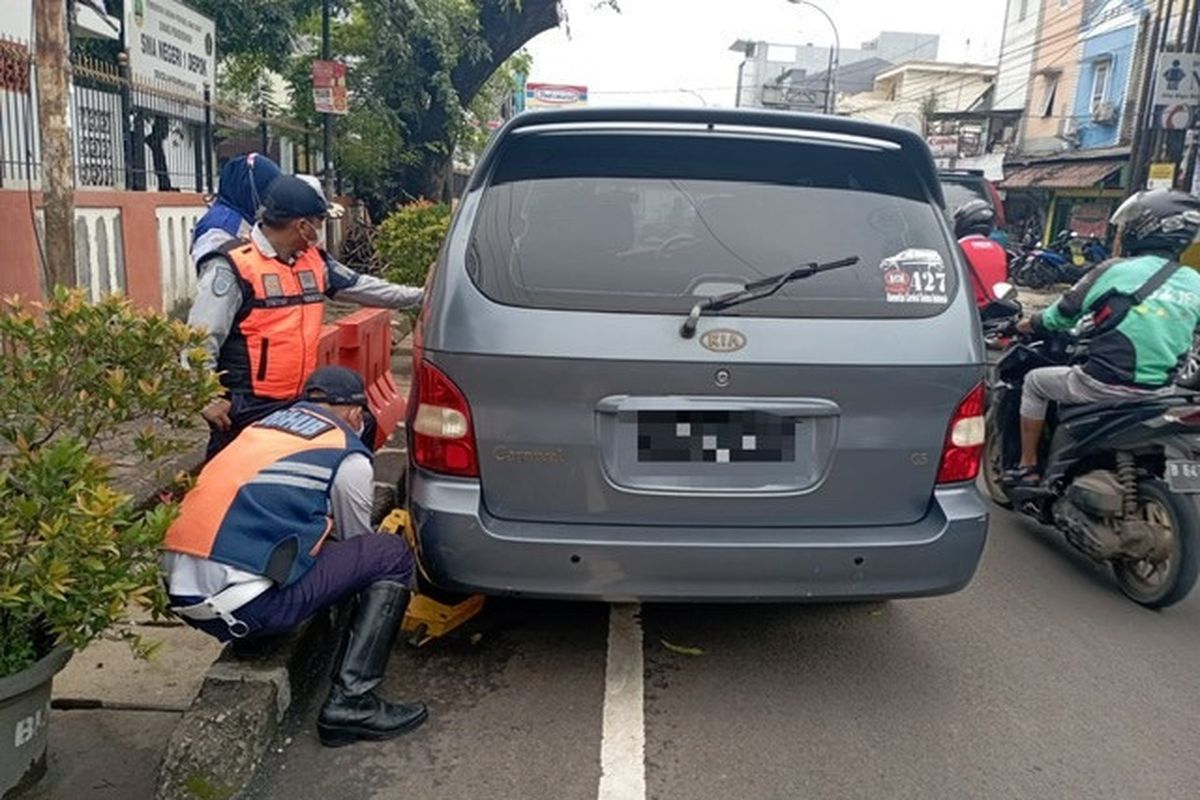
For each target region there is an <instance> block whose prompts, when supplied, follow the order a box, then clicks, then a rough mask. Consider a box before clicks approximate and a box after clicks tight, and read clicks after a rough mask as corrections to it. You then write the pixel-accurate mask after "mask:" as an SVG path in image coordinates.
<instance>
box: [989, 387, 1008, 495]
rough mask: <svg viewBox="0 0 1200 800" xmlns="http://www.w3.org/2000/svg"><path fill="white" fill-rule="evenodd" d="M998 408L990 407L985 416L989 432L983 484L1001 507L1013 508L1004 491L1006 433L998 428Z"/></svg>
mask: <svg viewBox="0 0 1200 800" xmlns="http://www.w3.org/2000/svg"><path fill="white" fill-rule="evenodd" d="M996 414H997V411H996V408H995V407H994V406H993V407H992V408H990V409H988V412H987V415H986V416H985V417H984V423H983V426H984V430H985V431H986V432H987V434H986V438H985V439H984V444H983V485H984V488H986V489H987V493H988V496H989V497H991V498H992V502H993V503H995V504H996V505H998V506H1000V507H1001V508H1012V501H1011V500H1009V499H1008V494H1007V493H1006V492H1005V491H1004V485H1003V480H1002V479H1003V476H1004V435H1003V433H1001V431H1000V430H999V428H998V423H997V420H996Z"/></svg>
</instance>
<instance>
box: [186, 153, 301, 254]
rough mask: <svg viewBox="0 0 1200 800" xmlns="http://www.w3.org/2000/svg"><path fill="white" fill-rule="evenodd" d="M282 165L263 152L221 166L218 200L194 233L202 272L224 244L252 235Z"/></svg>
mask: <svg viewBox="0 0 1200 800" xmlns="http://www.w3.org/2000/svg"><path fill="white" fill-rule="evenodd" d="M281 174H282V173H281V171H280V169H279V166H278V165H277V164H276V163H275V162H274V161H272V160H271V159H270V158H268V157H267V156H264V155H263V154H262V153H248V154H247V155H244V156H236V157H234V158H231V159H229V160H228V161H227V162H225V166H223V167H221V184H220V186H219V187H218V188H217V200H216V202H215V203H213V204H212V207H211V208H209V209H208V211H207V212H206V213H205V215H204V216H203V217H201V218H200V221H199V222H197V223H196V229H195V230H193V231H192V249H191V256H192V264H193V265H194V266H195V267H196V268H197V269H198V268H199V267H200V261H201V259H203V258H204V257H205V256H207V255H210V254H212V253H215V252H217V250H219V249H220V247H221V245H223V244H225V243H226V242H228V241H231V240H233V239H237V238H245V237H246V236H249V235H250V229H251V228H252V227H254V219H255V215H256V214H257V213H258V208H259V206H261V205H262V204H263V199H264V198H265V197H266V196H267V189H269V188H270V187H271V184H272V183H274V182H275V179H276V178H278V177H279V176H280V175H281Z"/></svg>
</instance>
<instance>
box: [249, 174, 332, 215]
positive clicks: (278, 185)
mask: <svg viewBox="0 0 1200 800" xmlns="http://www.w3.org/2000/svg"><path fill="white" fill-rule="evenodd" d="M328 213H329V204H328V203H326V202H325V198H324V197H322V196H321V195H320V194H318V193H317V192H315V191H314V190H313V188H312V187H311V186H309V185H308V184H307V183H305V182H304V181H302V180H300V179H299V178H297V177H296V176H295V175H280V176H279V177H278V178H276V179H275V181H274V182H273V183H272V184H271V188H270V189H268V190H267V196H266V198H265V199H264V200H263V219H265V220H266V221H267V222H287V221H288V220H293V219H301V218H303V217H323V216H325V215H326V214H328Z"/></svg>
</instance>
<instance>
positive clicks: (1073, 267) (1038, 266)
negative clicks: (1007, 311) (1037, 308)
mask: <svg viewBox="0 0 1200 800" xmlns="http://www.w3.org/2000/svg"><path fill="white" fill-rule="evenodd" d="M1108 257H1109V252H1108V248H1107V247H1105V246H1104V243H1103V242H1101V241H1100V240H1099V239H1097V238H1096V237H1094V236H1086V237H1085V236H1080V235H1079V234H1077V233H1075V232H1074V231H1063V232H1062V233H1060V234H1059V235H1058V236H1056V237H1054V240H1053V241H1052V242H1051V243H1050V244H1049V245H1047V246H1046V247H1042V246H1041V245H1040V244H1039V243H1038V242H1036V241H1035V240H1033V238H1032V236H1027V237H1026V240H1025V242H1024V243H1023V247H1022V249H1021V250H1020V251H1019V252H1017V253H1015V254H1014V255H1013V257H1012V258H1011V259H1010V261H1009V276H1010V277H1011V278H1012V280H1013V282H1014V283H1016V284H1019V285H1021V286H1026V287H1028V288H1030V289H1046V288H1049V287H1051V286H1054V285H1056V284H1063V283H1065V284H1073V283H1075V282H1076V281H1078V280H1079V279H1080V278H1082V277H1083V276H1084V275H1085V274H1087V272H1088V270H1090V269H1091V268H1092V267H1093V266H1095V265H1096V264H1098V263H1100V262H1101V261H1104V260H1106V259H1107V258H1108Z"/></svg>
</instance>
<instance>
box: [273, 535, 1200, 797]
mask: <svg viewBox="0 0 1200 800" xmlns="http://www.w3.org/2000/svg"><path fill="white" fill-rule="evenodd" d="M627 611H628V610H618V612H617V613H618V614H626V613H627ZM640 619H641V623H642V625H641V627H642V631H643V636H644V644H643V646H642V647H641V648H640V649H639V650H635V651H630V650H629V648H628V644H629V643H628V642H625V643H624V645H621V643H620V642H614V646H615V648H616V649H615V650H614V653H618V654H620V658H621V659H627V658H631V657H632V658H634V659H636V654H637V653H638V652H640V653H641V654H642V656H643V658H644V668H643V670H642V673H643V677H644V680H643V682H642V683H641V685H640V686H618V687H616V688H617V691H616V693H615V694H614V691H613V689H614V687H613V686H612V685H611V682H610V685H609V686H608V691H607V693H606V670H607V671H609V672H611V671H612V670H614V668H615V669H617V671H619V668H620V667H621V666H622V665H621V664H620V663H609V662H610V661H611V659H609V658H608V656H607V653H608V651H609V628H610V614H609V609H608V608H606V607H604V606H600V605H578V604H561V603H560V604H555V603H532V602H506V603H493V604H492V606H491V611H490V615H489V618H488V619H487V620H485V621H484V623H483V624H484V626H485V627H484V636H483V638H482V640H480V641H479V642H478V644H476V645H472V644H471V643H470V641H469V640H465V639H464V640H461V641H456V642H443V643H440V644H438V645H436V646H435V647H434V648H433V649H428V650H424V651H420V652H417V653H413V652H411V651H401V652H398V654H397V657H396V658H395V659H393V668H392V670H391V675H390V677H389V680H388V682H387V686H386V689H387V690H388V691H389V692H390V693H392V694H393V695H396V696H403V695H406V694H407V695H410V696H419V697H423V698H426V699H427V700H428V701H429V702H430V705H431V706H432V710H433V717H432V719H431V721H430V722H429V723H428V724H427V725H426V727H425V728H423V729H422V730H421V731H420V732H419V733H415V734H413V735H411V736H409V737H408V738H405V739H402V740H399V741H395V742H391V743H382V744H370V745H359V746H356V747H351V748H344V749H342V750H337V751H329V750H324V749H323V748H321V747H320V745H319V744H317V742H316V739H315V736H314V734H313V732H312V723H311V719H310V720H308V721H307V722H306V724H305V726H304V728H303V729H302V730H301V731H300V732H298V733H297V735H296V739H295V741H293V742H292V743H291V744H290V746H288V747H287V748H286V749H285V752H284V753H283V754H282V755H281V756H278V757H277V759H276V763H274V764H273V766H272V769H271V770H270V772H269V780H268V781H267V785H269V786H270V789H266V790H263V793H262V794H261V796H263V797H270V798H280V799H281V800H309V798H312V799H313V800H316V799H318V798H319V799H320V800H328V798H334V797H336V798H340V799H341V800H359V799H360V798H361V799H363V800H365V799H366V798H405V799H407V798H422V799H424V798H451V799H452V800H458V798H462V799H463V800H467V799H468V798H472V799H474V798H489V799H490V798H520V799H521V800H575V799H576V798H578V800H596V798H600V800H617V799H618V798H623V797H627V796H630V795H623V794H621V792H620V791H609V790H610V789H612V788H613V784H609V785H607V786H606V787H604V788H603V789H601V760H602V751H603V752H604V753H606V754H608V755H609V756H611V754H612V753H614V752H618V753H619V752H622V749H621V748H622V747H624V746H628V745H630V744H631V743H636V744H638V745H640V746H644V752H645V761H644V769H639V768H638V766H639V765H637V764H632V765H630V764H626V765H623V769H624V771H625V772H626V773H628V774H626V775H625V777H632V778H633V782H632V783H629V784H624V785H625V786H632V787H633V795H632V797H631V800H641V797H643V796H644V797H648V798H655V799H656V800H718V799H719V800H727V799H728V798H739V800H740V798H839V799H840V798H859V797H861V798H923V799H925V798H983V797H997V798H1075V797H1078V798H1105V797H1112V798H1122V800H1129V799H1132V798H1156V799H1160V800H1161V799H1164V798H1192V797H1196V796H1198V795H1200V669H1198V668H1197V661H1198V660H1200V646H1198V645H1200V598H1198V597H1193V598H1191V599H1189V600H1188V601H1187V602H1185V603H1184V604H1182V605H1180V606H1178V607H1176V608H1174V609H1171V610H1168V611H1166V612H1162V613H1154V612H1148V611H1144V610H1142V609H1140V608H1138V607H1136V606H1134V605H1132V604H1131V603H1129V602H1128V601H1126V600H1125V599H1124V598H1122V597H1121V596H1120V594H1119V593H1118V592H1117V590H1116V589H1115V587H1114V586H1113V584H1112V583H1111V582H1110V581H1109V580H1108V579H1107V577H1106V576H1105V575H1104V574H1103V573H1099V572H1097V571H1096V570H1094V569H1093V568H1092V567H1091V566H1090V565H1089V564H1088V563H1087V562H1086V561H1084V560H1082V559H1080V558H1077V557H1075V556H1074V555H1073V554H1072V553H1071V552H1069V551H1067V550H1066V549H1065V548H1064V547H1063V546H1060V545H1059V544H1058V542H1057V540H1056V539H1055V538H1054V536H1053V535H1052V534H1049V533H1044V532H1041V531H1039V530H1038V529H1036V528H1034V527H1033V526H1031V525H1028V524H1026V523H1025V522H1024V521H1022V520H1020V519H1017V518H1014V517H1012V516H1011V515H1008V514H1006V513H1004V512H997V514H996V516H995V517H994V519H993V523H992V533H991V538H990V542H989V544H988V548H987V552H986V555H985V557H984V561H983V564H982V567H981V569H980V573H979V575H978V576H977V578H976V580H975V581H974V583H973V584H972V585H971V587H970V588H969V589H968V590H966V591H965V592H962V593H960V594H958V595H955V596H952V597H949V598H940V599H931V600H916V601H898V602H892V603H888V604H879V605H866V606H807V607H805V606H740V607H731V606H691V605H689V606H646V607H643V608H641V609H640ZM615 635H616V634H615V633H614V636H615ZM664 642H667V643H670V644H671V645H675V646H677V647H684V648H698V649H699V650H702V651H703V653H702V654H699V655H695V654H685V653H680V652H676V651H675V650H672V649H670V648H668V647H667V646H666V645H664ZM622 646H623V647H624V649H622ZM631 652H632V653H633V655H632V656H630V653H631ZM637 691H640V692H641V693H642V694H643V697H644V702H643V703H636V708H633V709H632V712H631V713H634V714H635V717H642V719H641V720H640V722H641V725H640V726H639V728H640V729H639V730H629V729H627V726H628V723H629V718H628V717H627V718H625V719H624V720H623V721H622V722H620V723H619V724H618V723H614V722H613V718H612V717H610V716H608V715H606V713H605V708H604V707H605V698H606V696H607V697H608V698H609V701H610V703H611V702H613V700H614V698H617V699H618V700H619V699H620V697H622V696H624V697H626V699H628V697H630V696H634V697H636V693H637ZM623 692H624V693H625V694H624V695H623V694H622V693H623ZM630 692H632V693H633V694H630ZM630 710H631V707H629V706H627V707H626V711H630ZM606 720H607V721H608V723H606ZM606 724H608V728H607V729H606ZM621 726H626V727H621ZM643 785H644V790H643V789H642V786H643ZM617 788H618V789H619V788H620V786H618V787H617Z"/></svg>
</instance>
